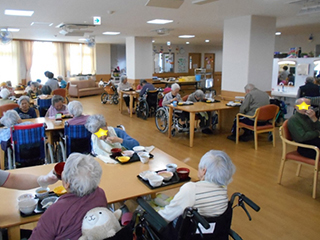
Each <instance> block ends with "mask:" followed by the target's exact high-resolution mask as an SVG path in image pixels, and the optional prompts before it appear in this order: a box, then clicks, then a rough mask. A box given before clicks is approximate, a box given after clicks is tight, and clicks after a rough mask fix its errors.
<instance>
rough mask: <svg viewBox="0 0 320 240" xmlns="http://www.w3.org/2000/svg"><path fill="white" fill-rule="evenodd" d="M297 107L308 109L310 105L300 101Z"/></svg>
mask: <svg viewBox="0 0 320 240" xmlns="http://www.w3.org/2000/svg"><path fill="white" fill-rule="evenodd" d="M297 107H298V108H299V110H303V109H305V110H308V109H309V107H310V105H308V104H306V102H302V103H301V104H300V105H297Z"/></svg>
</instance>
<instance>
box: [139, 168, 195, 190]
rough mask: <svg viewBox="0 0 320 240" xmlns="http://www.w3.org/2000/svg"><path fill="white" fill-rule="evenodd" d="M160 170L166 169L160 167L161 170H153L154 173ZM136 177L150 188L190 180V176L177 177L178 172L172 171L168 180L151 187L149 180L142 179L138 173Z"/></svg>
mask: <svg viewBox="0 0 320 240" xmlns="http://www.w3.org/2000/svg"><path fill="white" fill-rule="evenodd" d="M162 171H167V170H166V169H162V170H158V171H155V172H156V173H158V172H162ZM137 178H138V179H139V180H140V181H141V182H142V183H143V184H144V185H146V186H147V187H148V188H150V189H156V188H161V187H166V186H169V185H173V184H177V183H181V182H189V181H190V180H191V178H190V177H187V178H185V179H180V178H179V177H178V174H177V172H174V173H173V176H172V178H171V179H170V180H169V181H163V182H162V184H161V185H160V186H158V187H153V186H151V185H150V184H149V181H148V180H143V178H142V177H140V176H139V175H138V176H137Z"/></svg>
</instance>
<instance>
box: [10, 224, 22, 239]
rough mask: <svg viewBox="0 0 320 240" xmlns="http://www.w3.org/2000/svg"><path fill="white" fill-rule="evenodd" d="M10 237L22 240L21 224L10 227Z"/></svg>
mask: <svg viewBox="0 0 320 240" xmlns="http://www.w3.org/2000/svg"><path fill="white" fill-rule="evenodd" d="M8 239H10V240H20V226H12V227H8Z"/></svg>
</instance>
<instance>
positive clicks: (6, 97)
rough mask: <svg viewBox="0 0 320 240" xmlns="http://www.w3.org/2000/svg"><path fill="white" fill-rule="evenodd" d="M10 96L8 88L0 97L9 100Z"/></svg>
mask: <svg viewBox="0 0 320 240" xmlns="http://www.w3.org/2000/svg"><path fill="white" fill-rule="evenodd" d="M9 96H10V91H9V90H8V89H6V88H4V89H2V90H1V92H0V97H1V98H2V99H8V97H9Z"/></svg>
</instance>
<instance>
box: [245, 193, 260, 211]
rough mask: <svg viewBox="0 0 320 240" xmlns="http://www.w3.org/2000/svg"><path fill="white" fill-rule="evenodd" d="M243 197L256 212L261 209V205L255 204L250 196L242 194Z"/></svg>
mask: <svg viewBox="0 0 320 240" xmlns="http://www.w3.org/2000/svg"><path fill="white" fill-rule="evenodd" d="M241 198H242V199H243V201H244V202H245V203H246V204H248V205H249V206H250V207H251V208H252V209H253V210H255V211H256V212H258V211H259V210H260V207H259V206H258V205H257V204H255V203H254V202H253V201H252V200H251V199H250V198H248V197H246V196H245V195H244V194H242V196H241Z"/></svg>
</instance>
